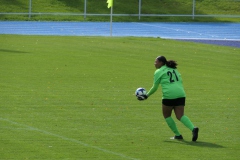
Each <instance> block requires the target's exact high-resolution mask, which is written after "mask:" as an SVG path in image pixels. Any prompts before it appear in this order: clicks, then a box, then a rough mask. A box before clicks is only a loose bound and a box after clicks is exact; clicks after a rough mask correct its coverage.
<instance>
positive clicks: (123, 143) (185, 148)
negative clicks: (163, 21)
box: [0, 35, 240, 160]
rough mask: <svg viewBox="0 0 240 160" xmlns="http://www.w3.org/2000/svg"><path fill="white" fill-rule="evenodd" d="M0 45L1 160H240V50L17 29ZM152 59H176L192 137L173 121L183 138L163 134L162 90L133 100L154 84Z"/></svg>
mask: <svg viewBox="0 0 240 160" xmlns="http://www.w3.org/2000/svg"><path fill="white" fill-rule="evenodd" d="M0 44H1V46H0V64H1V65H0V71H1V76H0V88H1V92H0V128H1V132H0V137H1V139H0V141H1V143H0V159H101V160H107V159H113V160H118V159H119V160H120V159H121V160H122V159H143V160H154V159H156V160H158V159H189V160H200V159H201V160H210V159H216V160H219V159H229V160H230V159H231V160H235V159H236V160H237V159H238V158H239V153H238V151H239V149H240V146H239V144H240V138H239V135H238V133H239V128H240V125H239V124H240V118H239V113H240V109H239V107H240V106H239V100H240V97H239V95H240V94H239V91H240V85H239V80H240V76H239V69H240V67H239V61H240V54H239V53H240V49H239V48H233V47H224V46H215V45H207V44H198V43H191V42H180V41H174V40H163V39H160V38H134V37H125V38H117V37H116V38H115V37H114V38H113V37H67V36H18V35H1V36H0ZM158 55H165V56H166V57H167V58H168V59H174V60H177V62H178V63H179V67H178V69H179V71H180V72H181V73H182V77H183V81H184V86H185V90H186V93H187V105H186V112H185V113H186V115H187V116H188V117H190V119H191V120H192V122H193V123H194V124H195V125H196V126H198V127H199V128H200V133H199V139H198V141H197V142H196V143H195V142H191V132H190V131H189V130H188V129H187V128H186V127H184V126H183V125H182V124H181V123H180V122H178V121H176V123H177V125H178V127H179V130H180V132H181V133H182V134H183V136H184V139H185V140H184V141H174V140H170V139H169V137H171V136H173V133H172V132H171V131H170V129H169V128H168V126H167V125H166V123H165V121H164V119H163V116H162V113H161V89H159V90H158V91H157V93H155V94H154V95H152V96H151V97H150V98H149V99H148V100H147V101H144V102H139V101H137V100H136V97H135V96H134V92H135V89H136V88H138V87H145V88H146V89H147V90H149V89H150V87H151V86H152V82H153V73H154V71H155V68H154V65H153V64H154V60H155V58H156V57H157V56H158ZM173 117H174V116H173ZM174 119H175V120H176V118H175V117H174Z"/></svg>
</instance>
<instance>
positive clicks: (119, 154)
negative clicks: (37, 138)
mask: <svg viewBox="0 0 240 160" xmlns="http://www.w3.org/2000/svg"><path fill="white" fill-rule="evenodd" d="M0 120H1V121H5V122H8V123H11V124H14V125H16V126H19V127H25V128H26V129H28V130H31V131H37V132H40V133H44V134H46V135H50V136H53V137H57V138H60V139H63V140H65V141H70V142H73V143H77V144H80V145H82V146H85V147H88V148H94V149H96V150H99V151H102V152H104V153H108V154H112V155H116V156H119V157H122V158H125V159H131V160H139V159H136V158H132V157H129V156H126V155H124V154H121V153H117V152H113V151H110V150H106V149H103V148H100V147H97V146H92V145H89V144H87V143H84V142H81V141H79V140H76V139H73V138H67V137H64V136H61V135H58V134H54V133H51V132H48V131H45V130H41V129H38V128H34V127H31V126H27V125H24V124H20V123H17V122H14V121H11V120H9V119H5V118H0Z"/></svg>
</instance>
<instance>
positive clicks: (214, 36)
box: [134, 22, 219, 39]
mask: <svg viewBox="0 0 240 160" xmlns="http://www.w3.org/2000/svg"><path fill="white" fill-rule="evenodd" d="M134 23H137V24H140V25H143V26H152V27H156V28H163V29H166V30H174V31H179V32H185V33H194V34H197V35H200V36H201V35H207V36H210V37H213V39H216V38H217V37H219V36H218V35H211V34H205V33H201V32H194V31H191V30H183V29H178V28H169V27H163V26H159V25H154V24H147V23H139V22H134ZM196 39H197V38H196Z"/></svg>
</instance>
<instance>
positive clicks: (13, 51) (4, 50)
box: [0, 49, 29, 53]
mask: <svg viewBox="0 0 240 160" xmlns="http://www.w3.org/2000/svg"><path fill="white" fill-rule="evenodd" d="M1 52H8V53H29V52H24V51H16V50H9V49H0V53H1Z"/></svg>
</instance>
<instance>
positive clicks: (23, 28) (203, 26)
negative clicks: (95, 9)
mask: <svg viewBox="0 0 240 160" xmlns="http://www.w3.org/2000/svg"><path fill="white" fill-rule="evenodd" d="M1 34H18V35H59V36H110V22H37V21H0V35H1ZM112 36H117V37H121V36H135V37H160V38H165V39H178V40H185V41H189V40H191V41H195V42H203V43H211V44H218V45H227V46H232V47H239V48H240V23H197V22H193V23H185V22H182V23H174V22H169V23H167V22H161V23H158V22H150V23H149V22H113V23H112Z"/></svg>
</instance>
